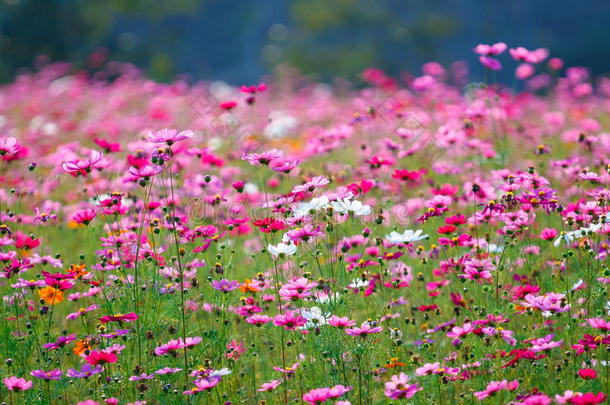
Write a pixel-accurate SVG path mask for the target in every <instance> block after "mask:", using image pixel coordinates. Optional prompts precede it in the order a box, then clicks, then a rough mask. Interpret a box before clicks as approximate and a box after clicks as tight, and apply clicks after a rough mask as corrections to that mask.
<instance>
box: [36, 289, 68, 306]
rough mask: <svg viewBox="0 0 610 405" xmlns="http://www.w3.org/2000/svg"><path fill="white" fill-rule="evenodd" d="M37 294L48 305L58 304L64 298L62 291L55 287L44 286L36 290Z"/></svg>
mask: <svg viewBox="0 0 610 405" xmlns="http://www.w3.org/2000/svg"><path fill="white" fill-rule="evenodd" d="M38 295H39V296H40V299H42V300H43V301H44V302H45V303H47V304H48V305H55V304H59V303H60V302H62V301H63V300H64V292H63V291H62V290H60V289H57V288H55V287H51V286H46V287H43V288H41V289H40V290H38Z"/></svg>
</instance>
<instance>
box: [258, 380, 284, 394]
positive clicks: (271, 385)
mask: <svg viewBox="0 0 610 405" xmlns="http://www.w3.org/2000/svg"><path fill="white" fill-rule="evenodd" d="M281 383H282V380H272V381H270V382H266V383H263V384H261V387H260V388H259V389H258V390H257V391H260V392H266V391H273V390H274V389H276V388H277V387H278V386H279V385H280V384H281Z"/></svg>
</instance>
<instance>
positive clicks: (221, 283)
mask: <svg viewBox="0 0 610 405" xmlns="http://www.w3.org/2000/svg"><path fill="white" fill-rule="evenodd" d="M211 284H212V287H213V288H214V289H215V290H218V291H222V292H223V293H225V294H226V293H228V292H230V291H233V290H236V289H238V288H239V286H240V285H241V283H240V282H239V281H236V280H232V281H229V280H227V279H225V278H223V279H222V280H212V283H211Z"/></svg>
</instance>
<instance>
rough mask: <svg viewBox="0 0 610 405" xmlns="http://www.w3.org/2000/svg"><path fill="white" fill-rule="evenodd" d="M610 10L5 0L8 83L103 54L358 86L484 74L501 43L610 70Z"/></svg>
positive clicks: (490, 4) (1, 69)
mask: <svg viewBox="0 0 610 405" xmlns="http://www.w3.org/2000/svg"><path fill="white" fill-rule="evenodd" d="M607 15H610V2H607V1H606V0H589V1H587V2H580V3H578V4H576V3H574V2H572V1H569V0H538V1H536V2H531V1H529V0H514V1H511V2H494V1H491V0H260V1H256V0H232V1H231V2H228V1H226V0H0V80H1V81H7V80H10V79H11V78H12V77H13V76H14V75H15V74H16V73H17V72H18V71H19V69H21V68H24V67H31V66H33V64H34V61H35V58H36V56H37V55H42V54H44V55H47V56H48V59H49V60H51V61H68V62H72V63H74V64H75V66H77V67H86V66H87V62H88V61H89V60H90V59H89V55H91V54H92V53H93V52H95V51H96V50H97V49H99V48H100V47H103V49H104V53H105V54H107V56H108V58H109V59H112V60H122V61H127V62H132V63H134V64H135V65H136V66H138V67H140V68H143V69H145V70H146V71H147V74H149V75H150V76H151V77H153V78H155V79H158V80H170V79H171V78H172V77H173V76H174V75H176V74H186V75H188V76H190V77H192V78H193V79H200V78H205V79H222V80H227V81H229V82H232V83H242V82H253V81H256V80H258V79H259V78H260V77H261V76H263V75H265V74H266V73H268V72H270V71H271V70H272V68H273V67H274V66H276V65H278V64H283V63H289V64H291V65H293V66H296V67H297V68H298V69H300V70H301V71H302V72H303V73H306V74H313V75H314V76H315V78H316V79H321V80H332V79H333V78H335V77H344V78H348V79H354V78H355V77H356V76H357V75H358V74H359V73H360V72H361V71H362V70H363V69H365V68H367V67H371V66H375V67H381V68H383V69H386V70H388V71H389V72H390V73H393V74H398V73H399V72H401V71H410V72H414V73H418V72H417V69H418V68H419V66H421V64H422V63H425V62H428V61H431V60H436V61H439V62H441V63H449V62H452V61H455V60H458V59H466V60H470V61H471V62H472V63H471V64H472V65H473V66H475V67H477V68H478V64H477V63H476V58H475V57H474V56H473V55H472V54H471V52H470V51H471V48H472V47H473V46H474V45H476V44H477V43H479V42H495V41H506V42H509V44H510V45H514V46H516V45H522V46H526V47H532V48H536V47H541V46H546V47H548V48H550V49H551V51H552V52H553V54H554V55H556V56H560V57H564V58H565V59H566V60H567V62H568V64H572V65H586V66H590V67H592V68H593V70H594V72H597V73H604V72H606V71H607V70H608V67H609V66H610V43H608V41H606V40H605V38H606V36H607V34H608V31H609V29H608V28H607V24H606V21H605V16H607ZM576 22H578V23H576ZM585 22H586V23H585ZM507 74H508V73H507Z"/></svg>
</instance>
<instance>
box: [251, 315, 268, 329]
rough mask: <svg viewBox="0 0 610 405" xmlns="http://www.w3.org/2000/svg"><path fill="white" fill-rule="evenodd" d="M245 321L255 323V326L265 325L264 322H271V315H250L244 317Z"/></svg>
mask: <svg viewBox="0 0 610 405" xmlns="http://www.w3.org/2000/svg"><path fill="white" fill-rule="evenodd" d="M246 322H248V323H249V324H250V325H255V326H259V327H260V326H262V325H265V324H266V323H269V322H271V317H269V316H267V315H258V314H255V315H251V316H249V317H247V318H246Z"/></svg>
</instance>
